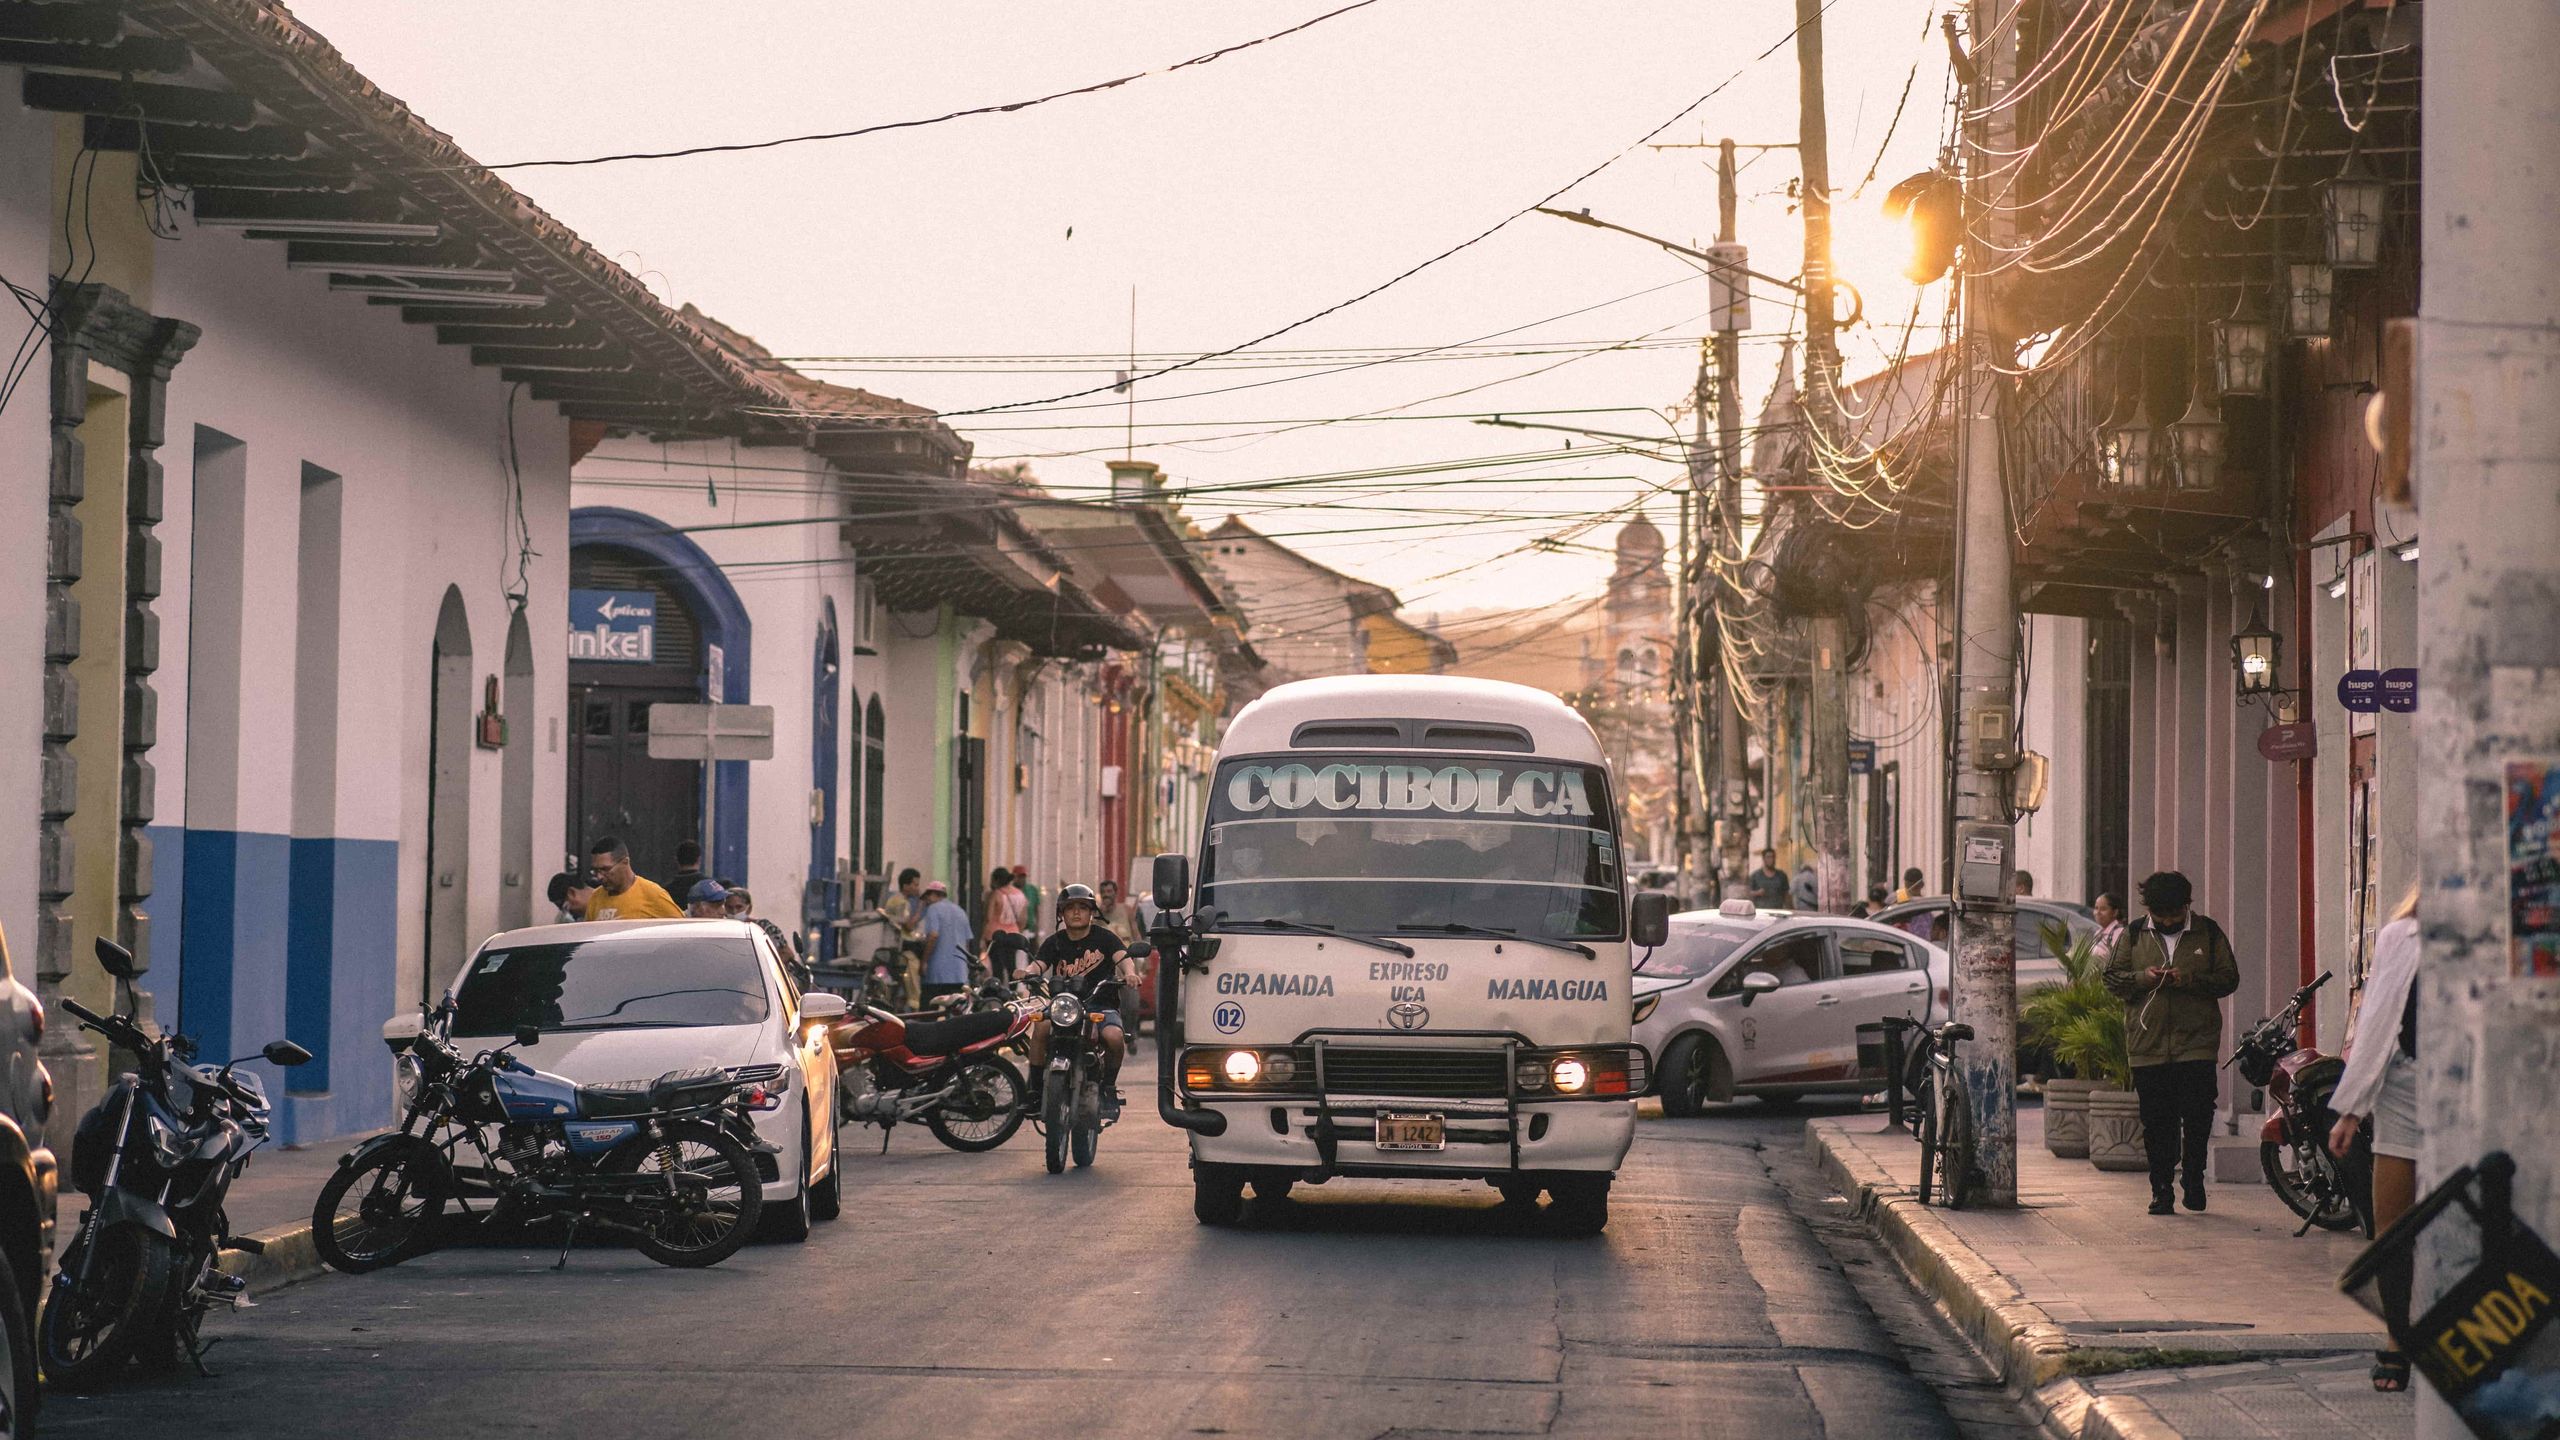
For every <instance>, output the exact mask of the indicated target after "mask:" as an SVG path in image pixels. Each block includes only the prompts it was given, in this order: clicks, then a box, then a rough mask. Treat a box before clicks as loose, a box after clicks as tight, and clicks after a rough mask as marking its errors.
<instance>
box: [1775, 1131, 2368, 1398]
mask: <svg viewBox="0 0 2560 1440" xmlns="http://www.w3.org/2000/svg"><path fill="white" fill-rule="evenodd" d="M2018 1120H2019V1129H2020V1132H2021V1133H2020V1137H2019V1139H2020V1153H2019V1157H2018V1198H2019V1205H2018V1208H2017V1209H2015V1210H2008V1211H1983V1210H1961V1211H1951V1210H1947V1209H1944V1208H1941V1207H1936V1206H1932V1207H1926V1208H1924V1207H1922V1206H1921V1205H1920V1204H1919V1202H1918V1201H1917V1200H1916V1199H1914V1198H1913V1192H1912V1188H1911V1187H1912V1186H1913V1184H1914V1183H1915V1182H1916V1181H1917V1180H1918V1178H1919V1169H1920V1147H1919V1146H1918V1145H1917V1144H1915V1143H1913V1141H1912V1140H1911V1138H1910V1136H1909V1135H1908V1134H1906V1133H1904V1132H1901V1131H1895V1130H1891V1129H1889V1128H1888V1127H1887V1125H1886V1123H1885V1121H1884V1119H1883V1117H1881V1116H1872V1117H1866V1116H1862V1117H1859V1118H1856V1119H1842V1120H1816V1121H1813V1122H1811V1123H1809V1124H1808V1125H1807V1126H1806V1127H1805V1138H1806V1145H1807V1148H1808V1149H1809V1150H1810V1151H1811V1152H1812V1153H1813V1155H1814V1158H1815V1161H1816V1163H1818V1164H1819V1165H1821V1166H1822V1168H1823V1170H1824V1172H1825V1173H1826V1174H1827V1175H1828V1176H1829V1177H1830V1178H1831V1180H1832V1181H1833V1183H1835V1184H1837V1185H1838V1186H1839V1187H1840V1189H1841V1191H1842V1193H1843V1194H1844V1195H1845V1196H1846V1197H1847V1198H1848V1200H1849V1202H1850V1203H1851V1204H1853V1205H1856V1206H1858V1207H1859V1209H1860V1211H1861V1213H1862V1214H1864V1216H1865V1217H1866V1218H1867V1220H1868V1222H1869V1223H1870V1224H1871V1225H1872V1226H1874V1228H1875V1229H1876V1230H1877V1232H1878V1233H1879V1234H1880V1235H1881V1236H1882V1237H1883V1238H1884V1240H1885V1242H1886V1244H1887V1245H1888V1246H1889V1247H1890V1248H1891V1249H1892V1250H1893V1251H1894V1253H1895V1254H1896V1256H1897V1257H1898V1258H1899V1259H1900V1260H1901V1261H1902V1264H1903V1268H1904V1269H1905V1270H1906V1271H1908V1272H1909V1273H1910V1274H1911V1276H1912V1278H1913V1280H1914V1281H1915V1282H1916V1283H1918V1284H1919V1285H1920V1287H1921V1288H1922V1289H1923V1290H1924V1291H1926V1292H1928V1293H1929V1294H1930V1295H1931V1296H1932V1297H1933V1298H1934V1299H1936V1300H1937V1301H1939V1302H1940V1303H1941V1304H1943V1305H1945V1306H1946V1307H1947V1309H1948V1311H1949V1313H1950V1314H1951V1315H1953V1316H1954V1318H1955V1320H1956V1322H1957V1323H1958V1325H1960V1326H1961V1327H1962V1328H1963V1329H1964V1330H1965V1331H1966V1332H1967V1333H1968V1334H1969V1335H1970V1336H1972V1338H1973V1340H1974V1342H1975V1344H1976V1345H1978V1346H1979V1347H1980V1348H1981V1349H1982V1351H1983V1353H1984V1354H1985V1355H1986V1356H1988V1357H1989V1358H1990V1359H1991V1360H1992V1362H1993V1363H1994V1364H1995V1365H1997V1366H1999V1367H2000V1368H2001V1371H2002V1377H2003V1378H2004V1379H2005V1380H2006V1381H2007V1382H2008V1384H2009V1386H2010V1388H2011V1389H2013V1390H2015V1391H2016V1392H2018V1393H2019V1394H2020V1396H2021V1397H2023V1398H2025V1399H2026V1400H2027V1402H2028V1404H2029V1406H2030V1408H2031V1409H2032V1410H2034V1411H2035V1412H2036V1413H2037V1414H2038V1417H2039V1418H2040V1419H2041V1420H2042V1421H2043V1423H2044V1424H2045V1425H2046V1427H2047V1429H2048V1430H2050V1431H2053V1432H2056V1433H2059V1434H2062V1435H2065V1436H2072V1437H2079V1440H2102V1437H2115V1440H2167V1437H2176V1436H2187V1437H2199V1440H2201V1437H2214V1440H2222V1437H2231V1440H2262V1437H2284V1440H2293V1437H2301V1440H2313V1437H2319V1440H2333V1437H2353V1440H2400V1437H2405V1436H2408V1435H2409V1434H2410V1433H2411V1431H2412V1426H2413V1423H2414V1422H2413V1414H2414V1411H2413V1406H2412V1402H2411V1399H2410V1397H2409V1396H2408V1395H2407V1394H2405V1393H2404V1394H2400V1395H2377V1394H2375V1393H2374V1391H2373V1387H2372V1384H2371V1382H2370V1381H2369V1380H2368V1379H2367V1377H2366V1374H2365V1371H2366V1367H2367V1366H2368V1365H2370V1364H2371V1363H2372V1353H2371V1352H2372V1351H2373V1349H2374V1348H2375V1347H2376V1346H2377V1345H2379V1344H2381V1343H2382V1327H2381V1324H2380V1322H2378V1321H2376V1320H2374V1319H2373V1318H2372V1317H2371V1316H2370V1315H2368V1314H2366V1312H2365V1311H2364V1310H2362V1309H2361V1308H2359V1307H2357V1306H2356V1305H2355V1304H2354V1303H2353V1302H2351V1301H2349V1300H2348V1299H2347V1298H2346V1297H2345V1296H2344V1295H2342V1294H2340V1293H2339V1292H2338V1289H2337V1277H2338V1274H2339V1272H2340V1271H2342V1270H2344V1269H2345V1268H2346V1265H2347V1262H2348V1261H2349V1260H2350V1259H2352V1258H2353V1257H2354V1256H2355V1255H2356V1254H2357V1253H2358V1252H2359V1251H2361V1250H2362V1249H2363V1246H2364V1242H2363V1239H2362V1237H2361V1236H2360V1235H2357V1234H2354V1233H2349V1234H2345V1235H2336V1234H2331V1233H2329V1232H2326V1231H2321V1230H2314V1231H2312V1232H2311V1233H2310V1234H2308V1235H2304V1236H2302V1237H2300V1238H2296V1237H2295V1236H2294V1233H2293V1231H2294V1227H2295V1226H2296V1225H2298V1224H2300V1223H2301V1222H2300V1221H2299V1220H2298V1219H2296V1218H2295V1216H2294V1215H2293V1213H2292V1212H2291V1211H2289V1210H2287V1209H2285V1208H2284V1205H2283V1203H2282V1202H2281V1201H2279V1200H2277V1199H2276V1197H2275V1195H2274V1193H2273V1192H2272V1191H2270V1190H2268V1189H2267V1188H2266V1187H2265V1186H2264V1185H2262V1184H2254V1183H2253V1184H2230V1185H2217V1186H2215V1187H2213V1189H2212V1191H2211V1197H2210V1198H2211V1207H2210V1208H2209V1209H2208V1210H2206V1211H2205V1212H2204V1213H2203V1214H2191V1213H2189V1212H2187V1211H2184V1210H2181V1211H2180V1212H2179V1213H2178V1214H2177V1215H2176V1216H2174V1217H2165V1218H2164V1217H2160V1216H2154V1215H2150V1214H2147V1213H2145V1208H2146V1207H2147V1206H2148V1204H2149V1203H2150V1198H2151V1195H2150V1186H2149V1184H2148V1182H2147V1181H2146V1180H2145V1178H2144V1177H2143V1176H2141V1175H2138V1174H2132V1175H2128V1174H2110V1173H2106V1172H2103V1171H2100V1170H2098V1169H2096V1168H2094V1167H2092V1166H2091V1165H2090V1164H2089V1163H2088V1162H2087V1161H2085V1160H2060V1159H2056V1158H2055V1157H2054V1156H2052V1155H2051V1154H2048V1153H2047V1152H2046V1150H2045V1148H2044V1133H2043V1132H2044V1126H2043V1114H2042V1112H2041V1111H2040V1110H2036V1109H2032V1108H2029V1109H2022V1110H2021V1111H2020V1112H2019V1115H2018ZM2220 1357H2227V1358H2220Z"/></svg>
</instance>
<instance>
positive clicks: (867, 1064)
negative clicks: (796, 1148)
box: [828, 1001, 1040, 1153]
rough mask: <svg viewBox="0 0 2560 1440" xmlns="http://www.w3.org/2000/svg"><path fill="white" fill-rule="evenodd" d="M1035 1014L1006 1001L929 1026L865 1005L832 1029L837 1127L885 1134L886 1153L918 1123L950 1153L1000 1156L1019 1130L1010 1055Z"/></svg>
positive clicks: (1017, 1085) (1018, 1094) (1019, 1101)
mask: <svg viewBox="0 0 2560 1440" xmlns="http://www.w3.org/2000/svg"><path fill="white" fill-rule="evenodd" d="M1039 1013H1040V1012H1039V1007H1038V1006H1036V1005H1029V1004H1025V1003H1021V1002H1012V1001H1008V1002H1006V1003H1004V1004H1002V1005H998V1006H995V1007H994V1008H990V1009H985V1010H978V1011H973V1012H970V1013H967V1014H960V1015H954V1016H952V1017H951V1018H949V1019H946V1020H926V1019H910V1018H908V1017H905V1016H901V1015H897V1014H893V1013H891V1012H890V1011H888V1010H886V1009H882V1008H880V1007H878V1006H865V1007H864V1008H863V1009H861V1010H860V1011H858V1012H856V1013H854V1014H851V1015H847V1016H846V1017H845V1018H843V1019H841V1020H838V1021H836V1022H834V1025H833V1028H832V1030H831V1032H830V1034H829V1036H828V1040H829V1043H830V1044H832V1045H833V1046H834V1047H835V1052H836V1069H837V1073H838V1074H839V1076H840V1077H841V1078H840V1079H839V1080H838V1081H837V1105H836V1118H837V1121H838V1123H840V1124H852V1123H855V1122H860V1123H862V1124H865V1125H877V1126H879V1127H880V1129H881V1136H880V1148H881V1149H882V1150H886V1149H888V1148H889V1134H888V1132H889V1131H891V1130H894V1129H896V1128H897V1126H898V1124H899V1122H900V1121H922V1122H923V1123H924V1126H925V1128H926V1129H928V1130H931V1131H932V1132H933V1138H935V1139H936V1140H939V1141H941V1142H942V1143H943V1144H945V1145H948V1146H950V1147H951V1148H952V1149H954V1150H965V1151H970V1152H973V1153H974V1152H978V1151H984V1150H993V1149H995V1148H996V1147H997V1146H999V1145H1002V1144H1003V1143H1004V1142H1006V1141H1007V1140H1010V1139H1012V1138H1013V1132H1015V1131H1016V1130H1019V1129H1021V1128H1022V1116H1023V1105H1024V1101H1023V1096H1024V1093H1025V1092H1024V1088H1023V1083H1022V1072H1021V1071H1020V1070H1019V1069H1017V1068H1015V1066H1014V1063H1013V1061H1012V1059H1011V1058H1010V1057H1009V1056H1007V1055H1006V1054H1005V1051H1006V1050H1008V1049H1011V1048H1014V1047H1016V1046H1019V1045H1020V1044H1021V1043H1022V1037H1023V1036H1024V1034H1026V1033H1027V1032H1028V1031H1029V1030H1030V1029H1031V1021H1032V1017H1034V1016H1036V1015H1038V1014H1039Z"/></svg>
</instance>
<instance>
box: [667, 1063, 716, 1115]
mask: <svg viewBox="0 0 2560 1440" xmlns="http://www.w3.org/2000/svg"><path fill="white" fill-rule="evenodd" d="M737 1088H738V1082H737V1080H736V1078H735V1077H733V1076H731V1075H730V1073H729V1072H728V1071H726V1070H723V1069H721V1068H720V1067H719V1066H717V1065H697V1066H694V1067H692V1068H691V1069H686V1070H670V1071H668V1072H667V1073H666V1074H664V1075H661V1076H659V1077H658V1078H657V1079H656V1080H655V1081H654V1082H652V1083H651V1084H650V1086H649V1098H650V1099H651V1100H654V1101H656V1102H657V1104H658V1106H659V1108H660V1109H664V1110H673V1109H676V1108H678V1107H681V1106H686V1105H708V1104H710V1103H712V1102H713V1101H715V1100H719V1099H721V1098H723V1097H724V1096H726V1095H727V1094H728V1093H729V1092H730V1091H732V1090H735V1089H737Z"/></svg>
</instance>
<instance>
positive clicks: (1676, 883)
mask: <svg viewBox="0 0 2560 1440" xmlns="http://www.w3.org/2000/svg"><path fill="white" fill-rule="evenodd" d="M1702 478H1703V477H1701V476H1700V475H1699V473H1698V456H1697V453H1696V451H1695V449H1694V448H1693V449H1692V450H1691V452H1690V455H1689V485H1688V488H1687V489H1684V490H1682V491H1681V492H1680V553H1679V569H1678V570H1676V571H1675V572H1674V573H1675V574H1677V575H1678V576H1679V577H1680V579H1679V585H1678V587H1677V589H1676V591H1675V593H1674V596H1673V603H1674V604H1676V605H1677V606H1678V607H1679V611H1680V613H1679V614H1678V616H1676V617H1675V618H1674V620H1673V622H1672V634H1673V637H1674V638H1673V640H1672V650H1671V654H1672V659H1671V873H1672V876H1673V879H1672V884H1671V893H1672V894H1673V896H1674V897H1676V898H1677V900H1678V902H1679V904H1680V905H1681V906H1683V907H1685V906H1687V905H1688V903H1689V897H1690V896H1692V895H1694V894H1696V893H1697V883H1698V880H1697V850H1696V846H1695V845H1694V844H1693V843H1692V842H1693V840H1694V836H1693V834H1692V827H1693V826H1694V824H1695V821H1694V820H1693V819H1692V818H1691V817H1692V815H1693V814H1694V811H1693V808H1692V807H1691V805H1690V801H1689V788H1690V786H1689V782H1690V778H1691V777H1690V770H1689V749H1690V745H1691V743H1692V742H1693V741H1694V740H1695V739H1696V738H1697V737H1696V731H1695V729H1694V727H1693V726H1692V724H1691V718H1692V717H1693V716H1695V715H1696V714H1697V710H1698V667H1697V664H1696V658H1697V653H1696V646H1695V643H1694V641H1693V639H1692V636H1694V635H1695V634H1696V629H1697V627H1696V626H1695V625H1694V624H1693V623H1692V621H1693V620H1694V618H1695V614H1696V609H1697V595H1698V573H1697V570H1696V568H1695V557H1696V555H1697V550H1698V547H1697V536H1696V534H1695V531H1696V529H1697V524H1698V522H1697V509H1698V507H1697V492H1698V489H1699V481H1700V480H1701V479H1702Z"/></svg>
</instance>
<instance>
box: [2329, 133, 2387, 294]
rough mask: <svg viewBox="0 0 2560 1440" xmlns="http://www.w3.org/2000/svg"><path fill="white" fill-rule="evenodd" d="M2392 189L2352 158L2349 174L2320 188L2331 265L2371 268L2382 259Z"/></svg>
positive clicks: (2352, 268)
mask: <svg viewBox="0 0 2560 1440" xmlns="http://www.w3.org/2000/svg"><path fill="white" fill-rule="evenodd" d="M2390 193H2391V192H2390V189H2389V187H2387V186H2385V185H2384V184H2383V183H2382V182H2381V181H2379V180H2376V179H2375V178H2373V174H2372V172H2371V171H2368V170H2366V169H2365V168H2364V166H2363V165H2361V164H2359V163H2357V162H2356V161H2355V160H2353V159H2349V160H2348V161H2347V169H2346V173H2345V174H2342V175H2340V176H2339V177H2338V178H2337V179H2335V180H2332V181H2330V182H2329V183H2328V184H2327V185H2326V186H2324V187H2323V188H2322V189H2321V191H2320V214H2321V216H2322V217H2323V218H2324V219H2326V220H2327V222H2328V224H2327V227H2326V238H2327V240H2328V245H2329V268H2331V269H2333V270H2370V269H2372V268H2373V266H2374V264H2375V263H2376V262H2378V261H2379V260H2381V258H2382V207H2383V204H2384V203H2385V202H2386V201H2387V200H2388V199H2389V198H2390Z"/></svg>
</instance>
